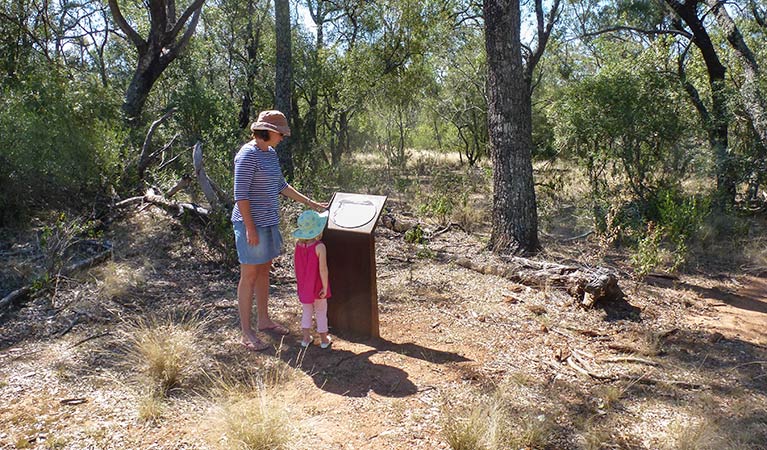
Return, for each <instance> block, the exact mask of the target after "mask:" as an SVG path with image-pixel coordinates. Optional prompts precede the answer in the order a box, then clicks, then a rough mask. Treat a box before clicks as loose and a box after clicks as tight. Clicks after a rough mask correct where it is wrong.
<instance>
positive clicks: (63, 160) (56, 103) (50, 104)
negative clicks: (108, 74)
mask: <svg viewBox="0 0 767 450" xmlns="http://www.w3.org/2000/svg"><path fill="white" fill-rule="evenodd" d="M24 77H25V78H24V79H23V80H22V81H20V82H19V83H17V84H14V85H12V86H4V87H2V88H0V89H2V93H1V95H0V204H3V205H4V208H2V210H0V226H4V225H9V224H13V223H23V222H24V221H25V220H26V218H27V217H29V216H30V215H31V214H32V213H33V212H34V210H35V209H38V208H57V207H58V206H59V205H60V204H67V205H68V206H73V207H74V206H77V205H76V202H78V201H79V202H81V204H86V205H87V204H89V203H92V202H91V200H92V199H93V198H95V197H96V195H98V194H99V193H100V192H102V191H103V189H104V187H105V186H106V185H107V184H108V183H109V182H111V181H112V180H113V179H114V177H115V175H116V174H117V173H118V168H119V167H120V161H121V156H120V149H121V139H122V137H123V136H124V131H123V130H122V129H121V128H120V126H121V125H114V124H115V123H117V124H119V123H120V121H119V120H117V118H116V112H117V111H118V110H119V108H118V106H117V104H118V103H117V102H118V101H119V100H117V97H116V96H115V93H114V92H111V91H108V90H107V89H105V88H102V87H100V86H99V85H98V84H97V83H91V82H89V81H88V80H84V81H83V80H76V79H70V78H68V77H66V76H64V75H62V74H59V73H57V71H56V70H55V69H52V68H45V67H41V68H40V70H38V71H29V72H27V73H25V75H24Z"/></svg>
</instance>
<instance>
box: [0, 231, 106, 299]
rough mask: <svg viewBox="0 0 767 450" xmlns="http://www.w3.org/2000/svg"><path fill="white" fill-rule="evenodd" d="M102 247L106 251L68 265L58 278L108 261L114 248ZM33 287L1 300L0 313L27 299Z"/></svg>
mask: <svg viewBox="0 0 767 450" xmlns="http://www.w3.org/2000/svg"><path fill="white" fill-rule="evenodd" d="M102 245H103V247H104V248H105V249H106V250H104V251H102V252H99V253H97V254H95V255H93V256H91V257H89V258H85V259H83V260H81V261H77V262H74V263H72V264H70V265H68V266H67V267H65V268H64V269H62V270H61V272H60V273H58V274H57V275H56V276H57V277H60V276H68V275H70V274H72V273H73V272H76V271H78V270H81V269H85V268H88V267H92V266H94V265H96V264H98V263H100V262H102V261H104V260H106V259H108V258H109V257H110V256H111V255H112V246H111V244H109V243H104V244H102ZM33 285H34V283H30V284H28V285H27V286H24V287H22V288H19V289H16V290H15V291H13V292H11V293H10V294H8V295H6V296H5V297H3V298H2V299H0V311H3V310H5V309H7V308H9V307H10V306H11V305H12V304H14V303H16V302H20V301H21V300H22V299H24V298H25V297H27V296H28V295H29V294H30V293H32V286H33Z"/></svg>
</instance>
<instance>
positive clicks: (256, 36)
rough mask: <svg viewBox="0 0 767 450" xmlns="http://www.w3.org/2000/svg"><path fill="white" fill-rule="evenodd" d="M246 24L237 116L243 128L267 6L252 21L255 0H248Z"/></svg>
mask: <svg viewBox="0 0 767 450" xmlns="http://www.w3.org/2000/svg"><path fill="white" fill-rule="evenodd" d="M247 11H248V25H247V26H246V27H245V30H246V36H247V37H246V43H245V54H246V55H247V58H248V60H247V61H246V62H245V87H244V89H243V91H242V94H241V95H240V102H241V103H240V114H239V116H238V119H239V125H240V128H241V129H243V130H245V129H247V128H248V125H250V119H251V117H252V115H251V110H250V109H251V107H252V105H253V85H254V84H255V81H256V75H257V74H258V47H259V46H260V45H261V26H262V25H263V23H264V18H265V17H266V16H267V11H268V8H264V10H263V12H262V14H261V16H260V17H259V18H258V22H257V23H256V22H254V20H255V17H254V16H255V14H256V6H255V0H248V7H247Z"/></svg>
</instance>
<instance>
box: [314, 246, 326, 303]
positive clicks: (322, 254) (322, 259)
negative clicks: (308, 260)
mask: <svg viewBox="0 0 767 450" xmlns="http://www.w3.org/2000/svg"><path fill="white" fill-rule="evenodd" d="M314 249H315V250H314V251H315V252H317V258H318V259H319V263H320V281H322V290H321V291H320V298H326V297H327V295H328V257H327V249H326V248H325V244H323V243H321V242H320V243H319V244H317V247H315V248H314Z"/></svg>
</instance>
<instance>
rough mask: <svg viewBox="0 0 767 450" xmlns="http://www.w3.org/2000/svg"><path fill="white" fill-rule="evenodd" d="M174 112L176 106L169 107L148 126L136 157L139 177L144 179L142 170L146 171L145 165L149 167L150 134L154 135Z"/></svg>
mask: <svg viewBox="0 0 767 450" xmlns="http://www.w3.org/2000/svg"><path fill="white" fill-rule="evenodd" d="M175 112H176V108H171V110H170V111H168V112H166V113H165V114H164V115H163V116H162V117H160V118H159V119H157V120H155V121H154V122H152V125H150V126H149V131H147V133H146V138H144V145H143V146H142V147H141V155H140V156H139V158H138V176H139V179H144V172H145V171H146V169H147V167H149V163H151V162H152V158H150V154H149V149H150V147H151V145H152V136H154V132H155V131H156V130H157V127H159V126H160V125H162V123H163V122H165V121H166V120H168V119H170V117H171V116H173V113H175ZM154 156H156V155H154Z"/></svg>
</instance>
